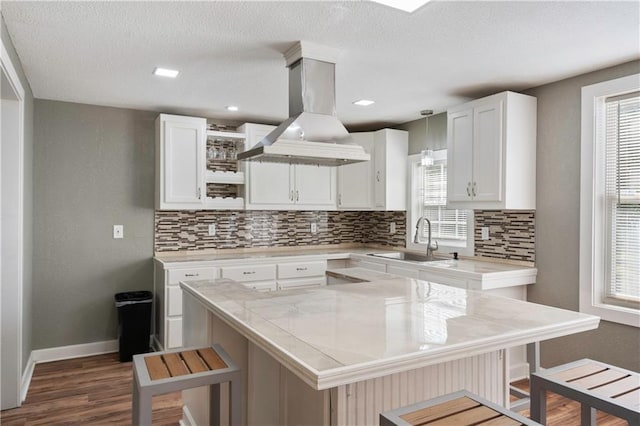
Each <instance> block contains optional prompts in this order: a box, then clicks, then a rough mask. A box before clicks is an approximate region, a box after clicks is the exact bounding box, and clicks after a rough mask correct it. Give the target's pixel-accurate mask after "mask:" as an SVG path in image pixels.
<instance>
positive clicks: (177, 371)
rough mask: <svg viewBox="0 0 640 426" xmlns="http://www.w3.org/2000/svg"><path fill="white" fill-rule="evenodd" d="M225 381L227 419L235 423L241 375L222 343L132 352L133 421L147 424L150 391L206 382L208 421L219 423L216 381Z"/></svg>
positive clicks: (180, 388) (145, 425) (153, 392)
mask: <svg viewBox="0 0 640 426" xmlns="http://www.w3.org/2000/svg"><path fill="white" fill-rule="evenodd" d="M225 382H228V383H229V386H230V391H229V421H230V423H231V424H232V425H239V424H240V421H241V420H240V418H241V401H242V389H241V383H242V377H241V371H240V369H239V368H238V367H237V366H236V365H235V364H234V363H233V361H232V360H231V358H230V357H229V355H228V354H227V353H226V352H225V351H224V349H222V346H220V345H218V344H214V345H213V346H212V347H207V348H195V349H194V348H191V349H180V350H177V351H166V352H154V353H149V354H140V355H134V356H133V405H132V412H133V413H132V414H133V425H134V426H138V425H139V426H143V425H144V426H150V425H151V401H152V397H153V396H154V395H160V394H165V393H170V392H177V391H181V390H184V389H191V388H196V387H200V386H210V387H211V393H210V403H211V415H210V419H211V424H212V425H219V424H220V383H225Z"/></svg>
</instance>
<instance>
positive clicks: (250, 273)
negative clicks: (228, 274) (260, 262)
mask: <svg viewBox="0 0 640 426" xmlns="http://www.w3.org/2000/svg"><path fill="white" fill-rule="evenodd" d="M255 273H256V271H244V272H243V273H242V274H243V275H253V274H255Z"/></svg>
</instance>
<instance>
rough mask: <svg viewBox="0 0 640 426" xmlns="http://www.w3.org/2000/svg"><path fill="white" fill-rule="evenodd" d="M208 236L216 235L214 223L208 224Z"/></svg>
mask: <svg viewBox="0 0 640 426" xmlns="http://www.w3.org/2000/svg"><path fill="white" fill-rule="evenodd" d="M209 236H210V237H215V236H216V224H215V223H210V224H209Z"/></svg>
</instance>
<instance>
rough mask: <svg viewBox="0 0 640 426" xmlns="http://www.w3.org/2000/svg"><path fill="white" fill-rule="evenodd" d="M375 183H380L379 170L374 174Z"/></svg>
mask: <svg viewBox="0 0 640 426" xmlns="http://www.w3.org/2000/svg"><path fill="white" fill-rule="evenodd" d="M376 182H380V170H378V171H377V172H376Z"/></svg>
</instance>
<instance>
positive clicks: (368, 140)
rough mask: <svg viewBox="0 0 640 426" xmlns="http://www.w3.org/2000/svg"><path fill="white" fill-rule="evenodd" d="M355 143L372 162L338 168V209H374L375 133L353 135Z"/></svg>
mask: <svg viewBox="0 0 640 426" xmlns="http://www.w3.org/2000/svg"><path fill="white" fill-rule="evenodd" d="M351 137H352V138H353V142H354V143H356V144H358V145H360V146H362V147H363V148H364V150H365V151H366V152H367V154H370V155H371V160H369V161H363V162H360V163H353V164H348V165H346V166H340V167H338V208H339V209H340V210H371V209H372V208H373V163H374V160H373V159H374V154H373V132H363V133H352V134H351Z"/></svg>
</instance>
